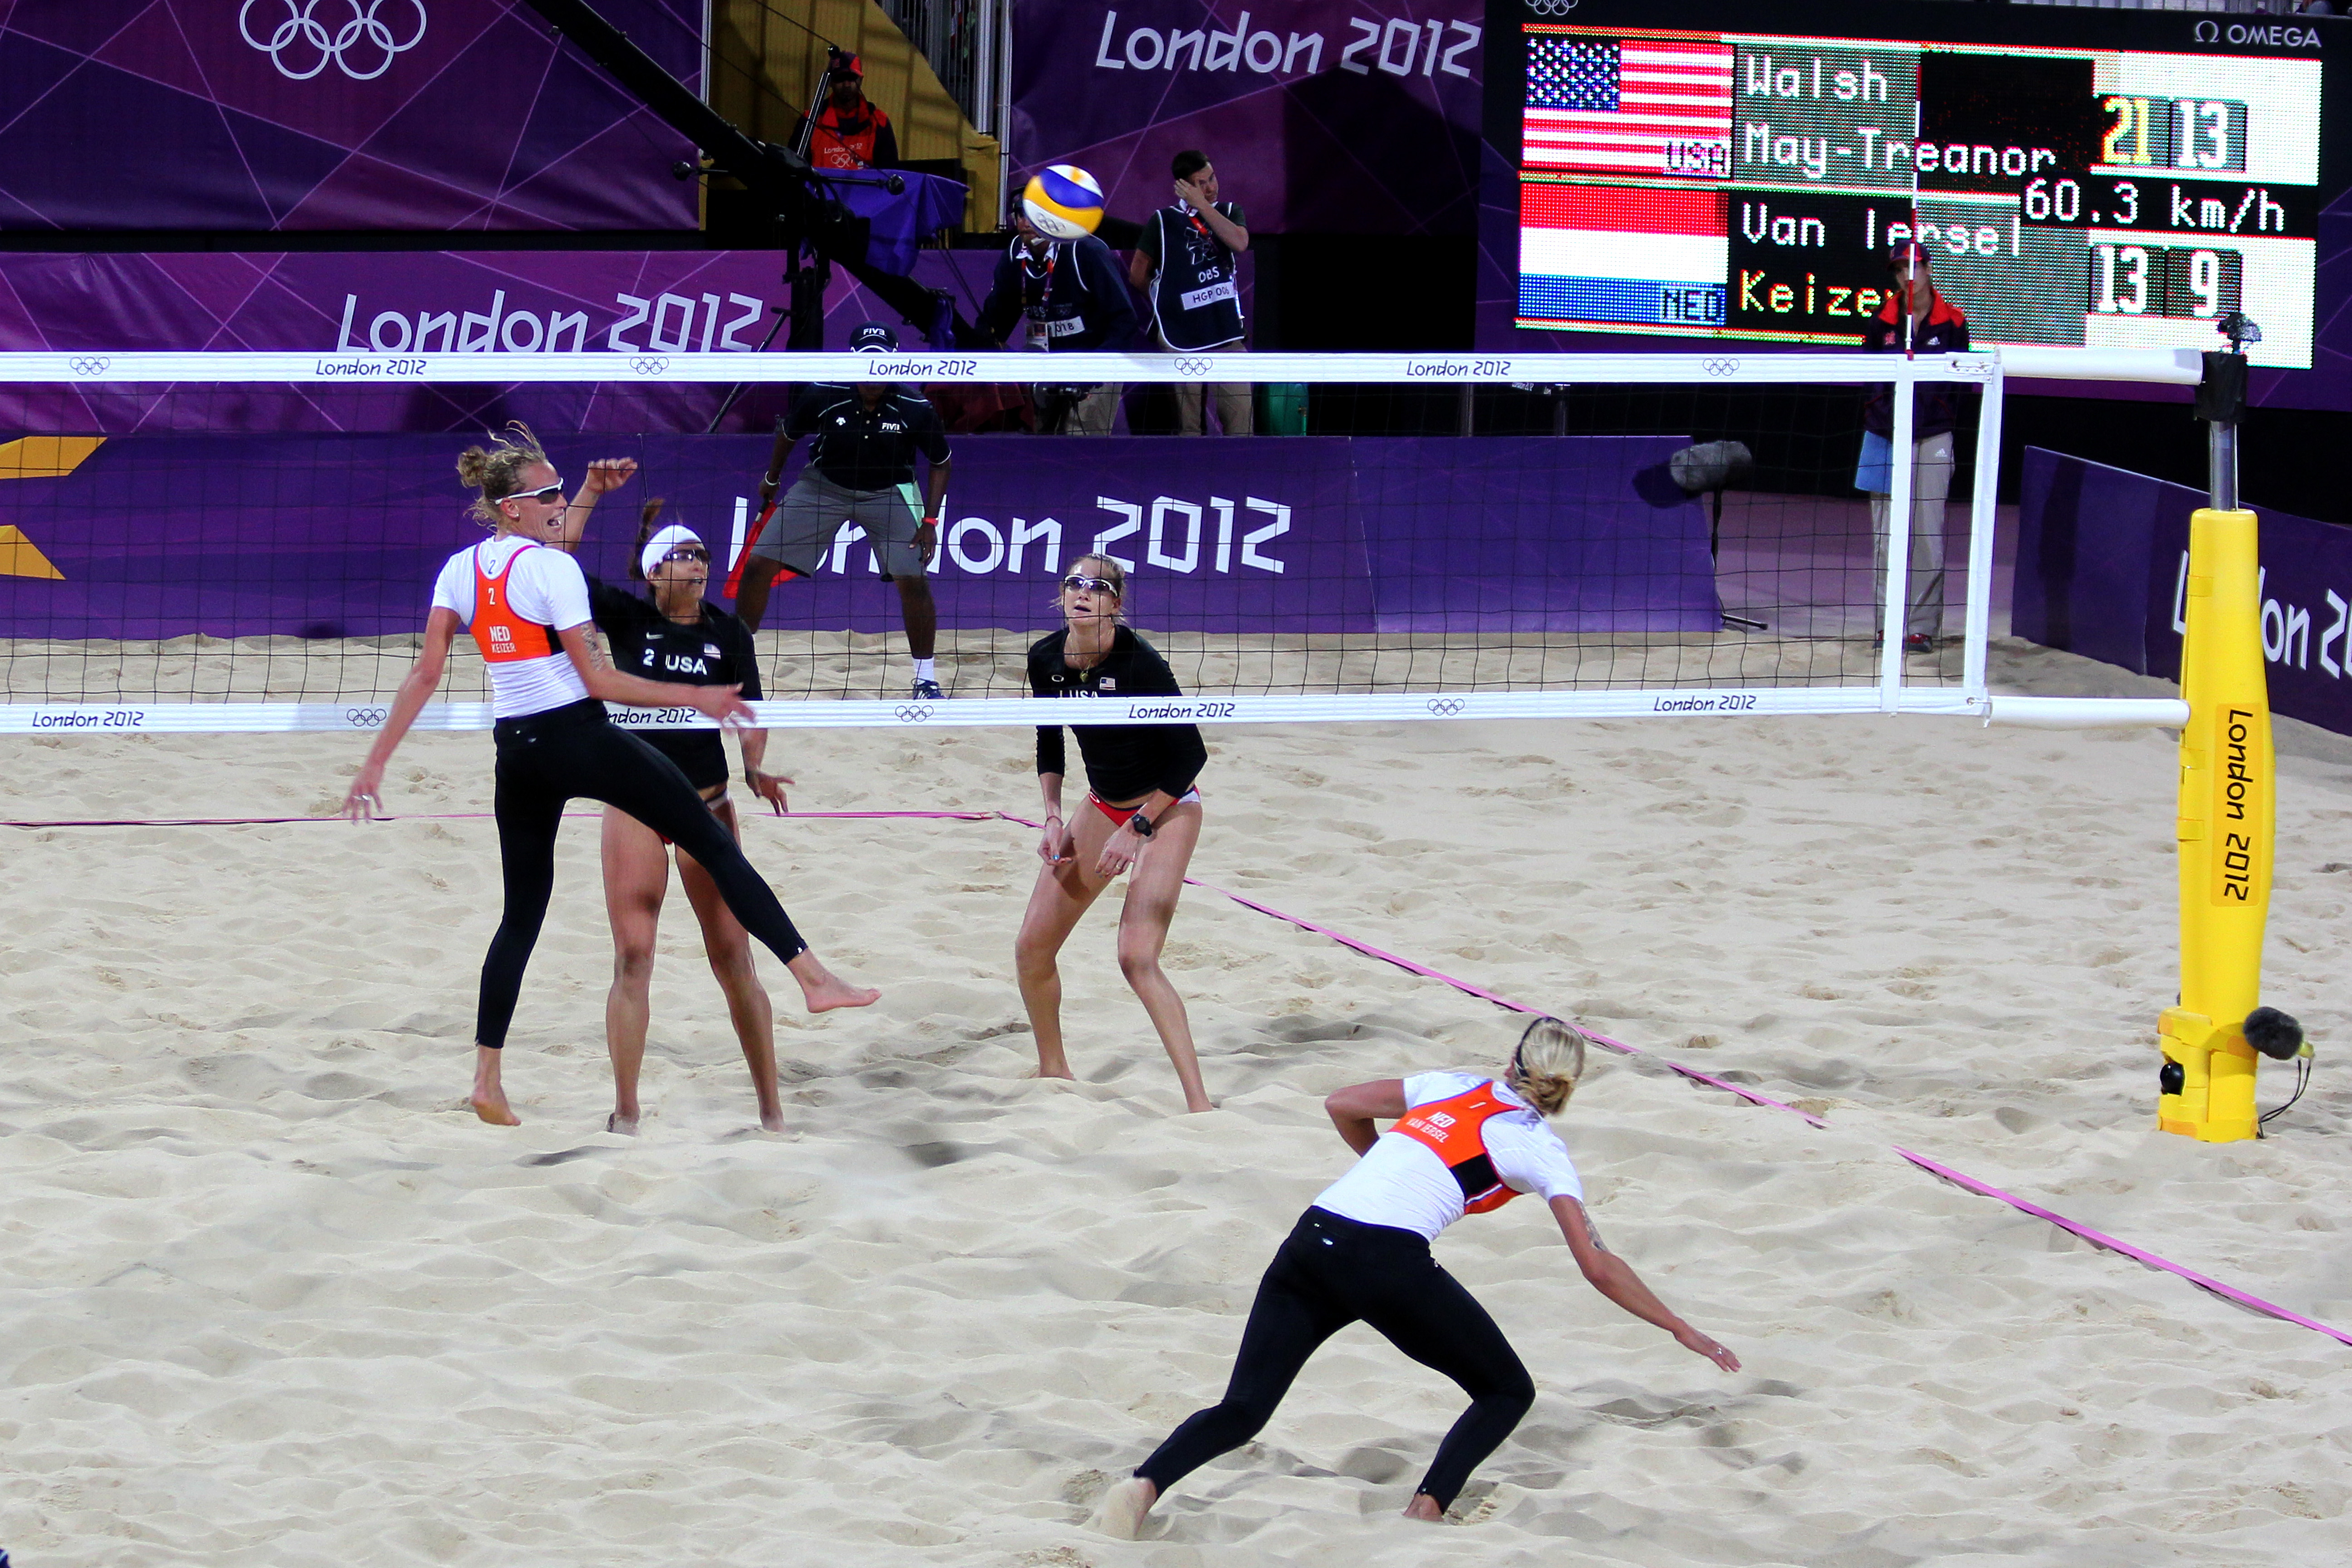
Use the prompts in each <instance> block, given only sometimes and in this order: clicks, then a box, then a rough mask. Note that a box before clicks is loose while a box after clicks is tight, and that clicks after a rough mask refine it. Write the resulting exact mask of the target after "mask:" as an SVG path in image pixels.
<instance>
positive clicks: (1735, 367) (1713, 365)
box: [1706, 359, 1739, 375]
mask: <svg viewBox="0 0 2352 1568" xmlns="http://www.w3.org/2000/svg"><path fill="white" fill-rule="evenodd" d="M1706 374H1709V375H1738V374H1739V362H1738V360H1736V359H1711V360H1709V361H1707V362H1706Z"/></svg>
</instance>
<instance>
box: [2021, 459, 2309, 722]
mask: <svg viewBox="0 0 2352 1568" xmlns="http://www.w3.org/2000/svg"><path fill="white" fill-rule="evenodd" d="M2020 500H2021V505H2020V507H2019V509H2018V544H2017V589H2016V601H2015V605H2014V608H2013V610H2012V612H2011V625H2012V626H2013V627H2014V629H2015V631H2016V634H2017V635H2018V636H2019V637H2029V638H2031V639H2032V640H2033V641H2035V642H2038V643H2042V644H2043V645H2044V646H2046V647H2062V648H2066V649H2069V650H2071V651H2073V652H2074V653H2079V654H2083V655H2085V656H2086V657H2088V658H2096V659H2102V660H2105V662H2106V663H2108V664H2116V665H2121V666H2122V667H2123V668H2126V669H2128V670H2132V671H2134V672H2136V673H2137V674H2141V675H2156V676H2161V677H2163V678H2164V679H2168V680H2178V679H2179V678H2180V634H2181V629H2182V625H2183V623H2182V619H2181V617H2182V615H2183V612H2184V609H2185V595H2186V594H2187V591H2188V574H2189V513H2191V512H2193V511H2195V510H2197V509H2198V508H2199V507H2200V506H2203V505H2205V504H2206V498H2205V497H2204V496H2203V495H2202V494H2200V492H2198V491H2196V490H2192V489H2189V488H2188V487H2187V486H2185V485H2172V484H2167V483H2165V482H2164V481H2163V480H2161V479H2149V478H2148V477H2147V475H2145V474H2135V473H2129V472H2127V471H2126V470H2124V469H2122V468H2108V467H2106V466H2105V464H2102V463H2090V462H2085V461H2084V460H2083V459H2082V458H2070V457H2067V456H2065V455H2063V454H2062V453H2058V452H2050V451H2044V450H2043V449H2042V448H2041V447H2027V448H2026V449H2025V475H2024V485H2023V489H2022V492H2021V497H2020ZM2261 515H2262V565H2263V658H2265V659H2267V660H2268V661H2269V677H2270V692H2271V706H2272V707H2273V709H2275V710H2277V711H2279V712H2281V713H2284V714H2287V715H2290V716H2291V717H2293V718H2296V719H2302V720H2305V721H2308V722H2310V723H2314V724H2317V725H2320V726H2322V727H2324V728H2326V729H2329V730H2333V731H2336V732H2337V733H2338V734H2346V735H2352V668H2347V666H2352V646H2347V639H2352V618H2347V617H2352V529H2346V528H2339V527H2337V526H2336V525H2335V524H2333V523H2326V522H2314V521H2311V520H2310V519H2308V518H2301V517H2289V516H2285V515H2284V514H2282V513H2278V512H2263V513H2262V514H2261Z"/></svg>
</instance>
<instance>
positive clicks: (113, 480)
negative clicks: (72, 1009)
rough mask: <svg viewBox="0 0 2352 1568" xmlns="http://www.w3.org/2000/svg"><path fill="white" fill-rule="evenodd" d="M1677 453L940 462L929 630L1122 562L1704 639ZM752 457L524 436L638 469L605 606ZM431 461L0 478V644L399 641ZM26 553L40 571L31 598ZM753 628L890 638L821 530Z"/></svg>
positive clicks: (1513, 447)
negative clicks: (643, 508) (805, 569)
mask: <svg viewBox="0 0 2352 1568" xmlns="http://www.w3.org/2000/svg"><path fill="white" fill-rule="evenodd" d="M1179 442H1181V443H1182V444H1181V445H1178V443H1179ZM85 445H87V444H85ZM1683 445H1685V438H1683V437H1666V436H1646V437H1572V438H1568V439H1524V440H1522V439H1515V438H1501V437H1497V438H1486V439H1480V440H1475V441H1474V440H1462V439H1458V438H1457V439H1452V440H1446V439H1427V440H1418V439H1411V440H1397V441H1383V440H1376V439H1361V440H1355V441H1349V440H1347V439H1343V438H1339V437H1236V438H1233V439H1227V440H1220V441H1218V442H1217V443H1216V446H1215V452H1214V461H1213V462H1208V461H1204V460H1202V459H1203V457H1204V455H1205V454H1206V452H1207V448H1206V447H1203V446H1202V443H1201V442H1199V441H1198V440H1192V441H1184V440H1183V438H1181V437H1158V438H1150V437H1146V438H1105V439H1097V440H1080V439H1050V438H1040V437H1018V436H982V437H961V438H959V439H957V441H956V442H955V487H954V490H953V493H952V494H951V495H950V498H949V501H950V504H949V508H948V515H947V519H946V523H945V527H944V529H943V537H942V539H941V541H940V544H941V554H940V558H939V559H938V560H936V561H935V562H934V563H933V572H934V581H935V584H936V593H937V596H938V600H939V605H940V624H942V625H943V626H951V627H973V628H977V627H992V626H1002V627H1013V628H1019V627H1023V626H1039V625H1042V624H1044V623H1045V620H1046V619H1047V616H1048V613H1049V612H1048V610H1047V601H1048V600H1049V599H1050V597H1051V595H1052V584H1053V583H1054V581H1055V577H1056V576H1057V574H1059V573H1060V572H1061V571H1062V570H1063V569H1064V568H1065V567H1066V566H1067V564H1068V563H1070V562H1071V561H1072V560H1074V559H1076V557H1077V556H1078V555H1079V554H1081V553H1083V552H1087V551H1088V550H1103V551H1107V552H1110V553H1112V554H1113V555H1115V556H1117V557H1118V558H1119V559H1120V560H1121V561H1122V562H1124V563H1128V566H1129V571H1130V573H1132V574H1133V581H1132V585H1131V588H1132V591H1131V593H1130V595H1129V603H1130V605H1131V607H1132V611H1133V614H1134V616H1135V618H1136V620H1137V622H1138V624H1139V625H1140V626H1145V627H1147V628H1150V627H1160V628H1166V629H1181V630H1188V631H1201V632H1212V633H1214V632H1227V633H1240V632H1251V633H1257V634H1265V633H1294V634H1295V633H1327V632H1367V631H1374V630H1383V631H1414V632H1427V631H1453V632H1464V633H1501V632H1525V631H1555V632H1585V631H1590V632H1601V631H1645V632H1662V633H1670V632H1707V631H1712V630H1714V629H1715V628H1716V627H1717V626H1718V625H1719V624H1720V620H1719V616H1720V605H1719V603H1718V601H1717V597H1716V591H1715V578H1714V571H1713V566H1712V563H1710V562H1709V560H1708V558H1707V548H1706V518H1705V515H1704V514H1703V513H1702V511H1701V510H1700V509H1699V507H1698V506H1697V504H1696V503H1695V502H1693V501H1690V500H1685V499H1682V498H1681V496H1680V494H1679V492H1678V491H1674V490H1673V489H1672V486H1671V485H1670V484H1662V483H1661V482H1660V481H1661V479H1662V478H1663V472H1664V464H1665V461H1666V458H1667V457H1668V456H1669V455H1670V454H1671V453H1673V452H1675V450H1677V449H1679V448H1680V447H1682V446H1683ZM768 450H769V445H768V441H767V440H766V438H765V437H744V436H734V437H730V436H715V437H698V436H649V437H640V438H635V439H624V438H619V437H564V438H561V439H551V440H550V441H549V453H550V456H551V458H553V459H554V460H555V462H556V465H557V467H558V468H560V469H561V470H562V472H564V473H565V474H567V475H572V474H577V473H578V472H580V471H581V469H582V468H583V466H584V465H585V464H586V463H587V462H588V461H589V460H591V459H592V458H603V457H612V456H623V455H626V456H634V457H635V458H638V460H639V461H640V462H641V463H642V465H643V468H642V471H641V473H640V475H639V477H638V479H637V480H636V481H635V483H633V484H632V485H631V486H630V487H629V488H628V489H625V490H623V491H621V492H619V493H618V494H617V495H615V496H614V498H613V499H611V500H608V501H606V502H605V504H604V509H603V510H600V511H599V513H598V514H597V517H596V520H595V524H594V526H593V528H592V530H591V531H590V533H589V535H588V538H587V540H586V541H585V542H584V543H583V548H582V559H583V564H585V565H587V566H588V568H589V570H591V571H592V572H594V573H597V574H601V575H603V576H605V577H607V578H608V579H610V580H612V581H614V582H619V581H622V580H624V578H625V571H626V560H627V550H628V547H629V544H630V542H631V541H632V540H634V538H635V534H636V526H635V518H636V505H635V503H636V502H638V501H640V500H643V499H645V498H646V497H650V496H656V495H658V496H661V497H664V498H665V499H666V500H667V503H668V504H667V508H666V510H665V511H664V513H663V517H664V520H665V521H682V522H685V523H686V524H688V526H689V527H692V528H694V529H696V530H697V531H699V532H700V533H702V535H703V536H704V538H705V539H706V540H707V541H708V542H709V543H710V544H711V545H712V546H713V547H714V550H723V551H724V552H727V553H728V554H729V555H730V557H731V556H732V555H733V554H734V553H736V552H738V551H739V550H740V546H741V543H742V542H743V540H744V536H745V535H746V534H747V533H749V532H750V531H751V527H752V526H753V524H754V523H755V522H756V516H755V514H754V511H753V508H754V505H755V501H754V499H753V497H754V491H755V487H756V485H757V481H758V477H759V474H760V471H761V468H762V466H763V465H764V464H765V462H766V460H767V457H768ZM38 456H39V460H40V461H41V462H43V463H47V464H48V465H49V468H51V469H55V468H63V469H65V470H67V471H64V472H62V473H53V472H49V471H47V470H44V469H39V468H37V469H36V472H35V473H34V474H31V475H28V476H27V477H23V478H0V529H14V530H16V535H15V536H13V537H14V538H18V539H21V540H22V541H23V544H22V545H19V546H12V549H11V552H9V553H7V554H5V555H0V562H7V563H14V570H16V572H17V573H19V575H13V576H0V637H9V638H35V639H47V638H88V637H104V638H118V637H130V638H150V637H181V636H185V635H187V634H190V633H194V632H204V633H206V634H209V635H211V636H214V637H254V636H271V635H277V636H286V635H295V636H306V637H380V636H388V635H394V634H398V633H404V632H409V631H413V630H415V628H416V627H417V626H421V625H422V624H423V620H424V616H425V599H426V595H427V594H428V593H429V591H430V586H431V584H432V579H433V574H434V573H435V572H436V570H437V569H438V567H439V565H440V563H441V562H442V561H443V560H445V559H446V557H447V556H448V555H449V554H450V552H453V551H455V550H457V549H458V548H460V547H461V546H463V545H464V544H465V543H466V542H467V541H469V540H472V539H477V538H479V537H480V536H481V534H480V531H479V530H478V528H477V527H475V525H473V524H472V523H471V522H469V521H467V520H466V518H465V516H464V515H463V513H464V504H465V496H464V493H463V492H462V491H461V490H460V489H459V488H458V486H457V479H456V473H455V468H454V462H455V459H456V457H457V443H456V442H454V441H452V440H450V439H449V438H447V437H418V436H374V437H356V436H245V437H224V436H212V437H145V436H142V437H124V438H118V439H110V440H107V441H105V442H103V443H102V444H98V445H97V446H96V447H95V449H94V450H88V451H86V452H85V451H82V450H80V449H79V448H77V449H75V450H68V451H66V452H64V453H63V454H62V455H60V454H58V453H54V452H49V451H47V449H45V451H44V453H43V454H40V455H38ZM6 460H7V459H4V458H0V463H5V461H6ZM0 471H5V469H0ZM1669 497H1671V499H1669ZM7 537H12V536H8V535H5V534H0V538H7ZM30 552H38V560H39V561H40V562H45V563H47V566H48V567H49V568H51V569H53V570H54V571H55V572H56V573H57V574H58V575H56V576H54V577H52V576H49V575H47V574H39V575H33V574H32V573H34V572H35V571H36V570H37V562H36V560H35V557H34V556H33V555H32V554H31V553H30ZM768 624H769V625H770V626H773V627H783V628H792V627H798V628H814V629H826V630H839V629H843V628H847V629H851V630H856V631H866V632H880V631H889V630H892V629H894V628H896V627H897V626H898V595H897V592H896V590H895V589H894V588H892V587H891V585H890V584H887V582H883V581H881V580H879V579H877V577H876V576H875V574H874V569H873V564H872V557H871V554H870V552H869V551H868V550H867V548H866V545H865V543H864V542H862V540H860V539H859V538H858V536H857V535H856V531H854V530H852V529H849V528H847V527H845V528H844V529H843V530H842V531H840V532H839V534H838V535H837V536H836V538H835V542H834V544H833V546H832V548H831V549H829V550H828V551H827V552H826V553H825V556H824V562H823V563H822V565H821V567H820V569H819V571H818V572H817V574H816V575H815V576H814V578H812V579H810V580H809V581H807V582H804V583H793V584H785V585H782V586H780V587H779V588H778V589H777V590H776V595H775V598H774V600H773V601H772V608H771V614H770V616H769V623H768Z"/></svg>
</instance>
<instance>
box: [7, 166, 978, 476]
mask: <svg viewBox="0 0 2352 1568" xmlns="http://www.w3.org/2000/svg"><path fill="white" fill-rule="evenodd" d="M937 183H938V184H950V182H946V181H940V182H937ZM786 259H787V258H785V257H784V255H783V254H782V253H781V252H774V251H761V250H717V251H712V250H655V251H626V250H580V251H473V252H465V251H423V252H394V251H354V252H304V253H289V254H277V255H269V254H251V253H243V254H234V255H232V254H225V253H216V252H170V253H161V254H155V255H145V256H142V255H61V254H45V253H19V254H16V255H0V349H54V350H65V351H69V352H70V351H79V350H85V349H92V350H106V351H112V350H122V349H291V350H298V351H303V352H317V353H333V352H337V351H339V350H350V349H360V350H364V351H367V352H370V353H379V352H380V353H401V352H404V350H415V349H417V348H420V347H425V348H432V349H435V350H438V349H440V348H442V347H443V345H444V344H445V343H446V345H447V346H448V347H449V348H450V349H451V350H452V351H454V352H459V353H490V354H497V353H528V352H530V351H532V350H534V349H539V350H544V349H555V350H562V351H569V350H572V349H588V350H593V351H597V352H605V351H614V350H617V351H618V352H623V353H628V352H634V351H635V350H637V349H649V350H652V351H654V352H656V353H677V352H681V351H683V350H684V349H687V348H689V347H690V348H692V349H694V350H697V351H701V350H705V349H709V350H714V351H719V352H728V351H738V350H740V351H750V350H753V349H756V348H758V347H759V346H760V344H761V342H763V341H764V340H765V339H766V337H767V334H768V331H769V330H770V328H771V327H772V325H773V324H774V322H775V321H776V316H775V314H774V309H775V307H777V306H779V305H782V303H783V302H784V300H785V296H786V290H785V289H784V287H783V284H782V268H784V266H785V264H786ZM994 260H995V258H994V257H993V256H992V255H991V254H989V253H986V252H978V251H924V252H922V253H921V255H920V257H919V261H918V264H917V266H916V268H915V270H914V274H913V276H914V277H915V278H916V279H917V280H918V281H919V282H921V283H923V284H925V285H926V286H928V287H931V288H937V289H947V290H948V291H949V292H950V294H952V295H953V296H954V297H955V299H956V300H957V301H958V303H959V305H960V307H961V309H962V310H963V312H964V313H965V314H966V315H967V316H970V315H974V314H977V313H978V311H979V309H980V302H981V300H982V299H984V298H985V297H986V296H987V292H988V282H989V272H990V268H991V266H992V264H993V262H994ZM862 321H887V322H890V323H892V324H894V325H896V324H898V314H897V312H896V311H894V310H889V309H888V308H887V307H886V306H884V305H882V304H880V303H879V302H877V300H874V299H873V297H872V296H870V295H868V294H867V293H866V291H865V290H863V289H859V288H858V287H857V286H856V284H854V283H853V282H852V281H851V280H850V279H849V277H848V275H847V274H846V273H843V272H839V271H836V272H835V274H834V279H833V283H832V286H831V287H830V288H829V289H827V290H826V294H825V342H826V343H827V344H828V345H830V346H831V347H834V348H845V347H846V346H847V345H848V342H849V333H850V331H852V330H853V329H854V328H856V326H857V325H858V323H860V322H862ZM900 331H902V332H906V333H908V334H909V338H908V341H909V342H912V341H913V340H912V337H911V329H908V328H905V327H901V328H900ZM725 391H726V389H725V388H723V387H709V386H672V387H647V386H641V385H635V384H590V383H575V384H556V385H549V384H536V385H518V386H499V385H496V384H490V385H458V386H412V387H396V388H373V387H341V386H300V387H278V386H223V387H198V386H181V387H175V388H164V387H121V388H117V389H111V390H110V389H103V388H87V389H85V388H79V387H71V386H23V385H16V386H6V385H0V427H14V428H16V429H20V430H43V431H51V432H72V433H82V434H89V435H128V434H130V433H131V432H133V431H153V430H158V429H165V430H213V431H222V430H245V431H263V430H353V431H359V430H382V431H396V430H411V431H436V430H479V429H481V428H483V426H484V425H485V423H486V422H494V421H498V420H503V419H512V418H519V419H524V420H527V421H530V423H531V424H533V425H536V426H544V427H546V428H547V429H550V430H558V429H570V430H583V431H586V430H610V431H615V432H621V433H629V432H635V431H639V430H648V429H674V430H676V429H683V430H701V429H704V428H706V427H707V426H709V423H710V418H711V416H712V415H713V414H715V413H716V412H717V411H718V407H719V399H720V398H721V397H722V396H724V395H725ZM783 397H784V392H783V389H782V388H780V387H772V386H759V387H753V388H751V389H750V390H749V391H747V392H746V393H745V394H744V396H743V397H742V399H741V400H740V401H739V402H738V403H737V405H735V407H734V409H733V410H732V411H731V413H730V416H729V418H728V421H727V424H726V426H725V428H727V429H730V430H752V429H763V428H766V427H767V426H771V425H772V424H773V423H774V421H775V418H776V416H777V415H778V414H780V413H782V399H783Z"/></svg>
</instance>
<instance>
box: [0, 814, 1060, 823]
mask: <svg viewBox="0 0 2352 1568" xmlns="http://www.w3.org/2000/svg"><path fill="white" fill-rule="evenodd" d="M493 815H494V814H493V813H490V812H487V811H420V812H415V813H412V814H411V815H409V816H379V817H374V818H372V819H371V820H373V821H376V822H488V820H489V819H490V818H491V816H493ZM563 815H564V816H595V815H596V813H594V812H593V811H567V812H565V813H564V814H563ZM757 815H759V816H774V815H779V814H776V813H770V812H761V813H758V814H757ZM781 815H782V816H785V817H787V818H790V817H796V816H799V817H835V818H845V819H851V820H856V821H887V820H891V819H894V818H897V819H907V818H911V819H915V820H919V821H927V822H993V821H995V820H996V819H997V818H999V817H1002V816H1004V814H1003V812H1001V811H788V812H784V813H782V814H781ZM342 820H343V818H341V817H340V816H121V817H109V816H93V817H86V818H72V817H58V818H54V819H44V820H36V821H25V822H0V827H268V826H277V825H279V824H283V823H297V822H341V821H342ZM1013 820H1015V821H1018V820H1019V819H1018V818H1017V817H1016V818H1013Z"/></svg>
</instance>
